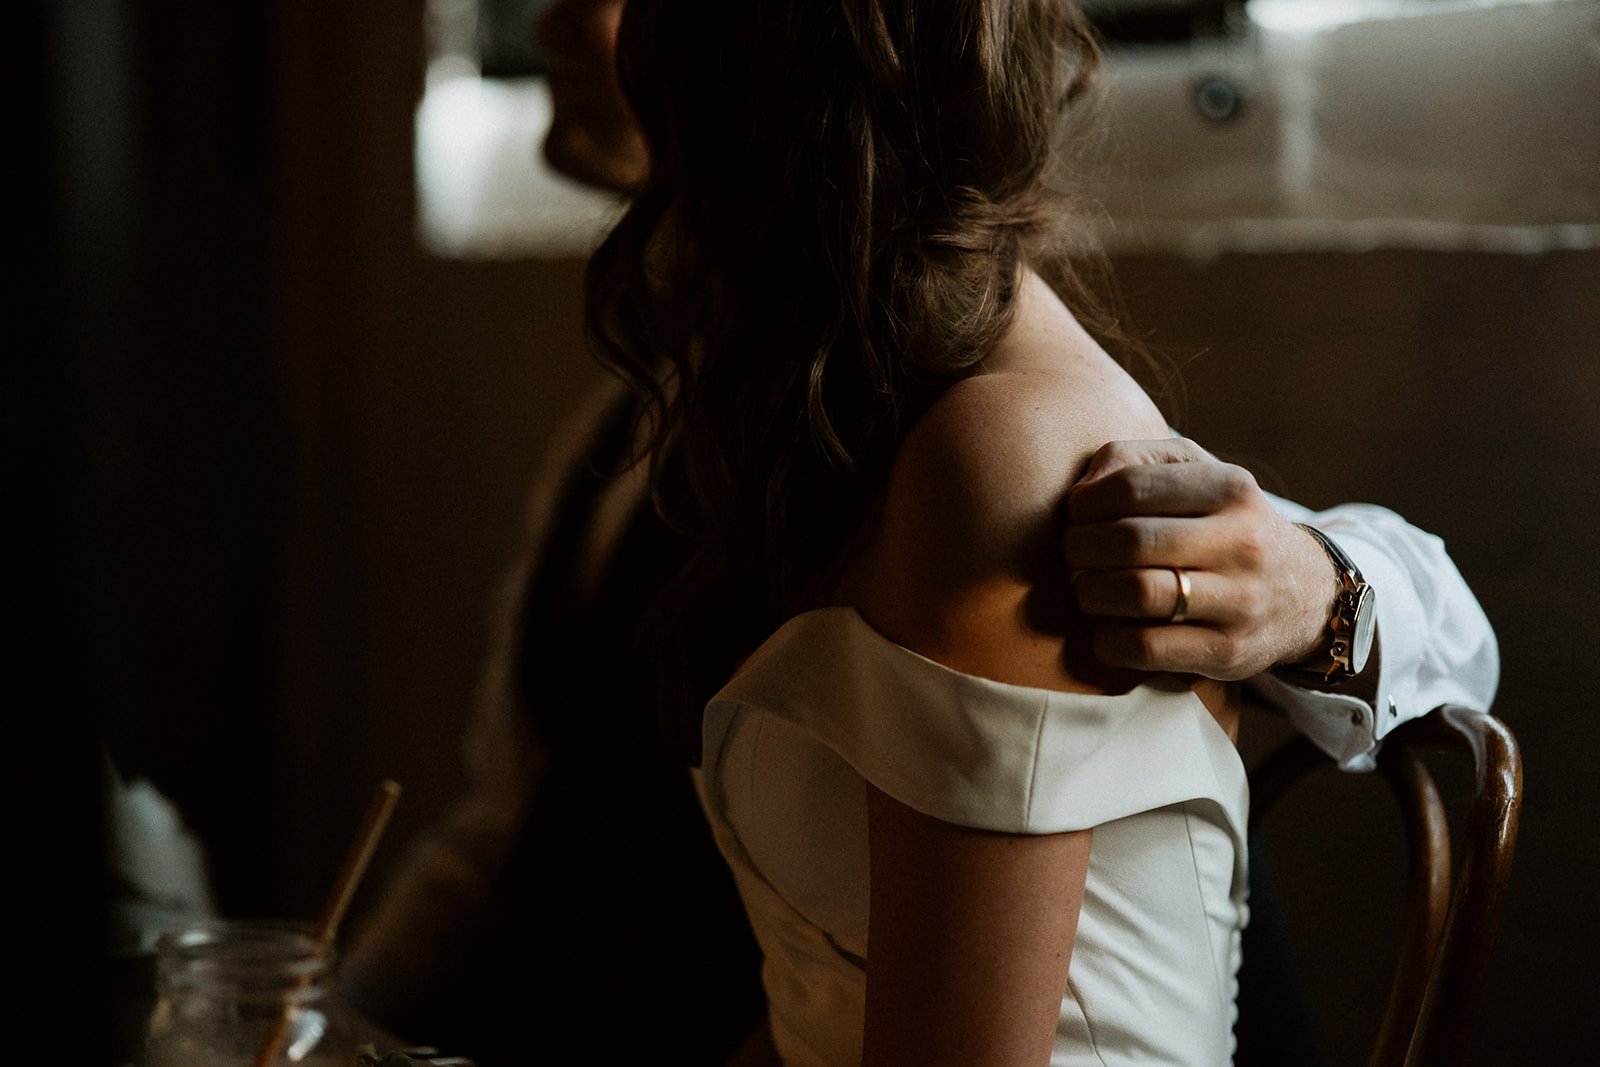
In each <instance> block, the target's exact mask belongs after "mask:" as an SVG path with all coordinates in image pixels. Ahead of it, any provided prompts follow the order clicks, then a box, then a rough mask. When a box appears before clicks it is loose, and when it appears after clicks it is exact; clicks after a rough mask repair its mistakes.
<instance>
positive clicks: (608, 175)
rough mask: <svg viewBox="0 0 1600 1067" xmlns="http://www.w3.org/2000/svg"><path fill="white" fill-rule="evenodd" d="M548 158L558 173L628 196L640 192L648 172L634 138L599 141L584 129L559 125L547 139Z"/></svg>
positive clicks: (552, 127) (545, 153)
mask: <svg viewBox="0 0 1600 1067" xmlns="http://www.w3.org/2000/svg"><path fill="white" fill-rule="evenodd" d="M543 151H544V159H545V162H546V163H548V164H550V167H551V168H552V169H553V170H555V171H556V172H557V173H560V174H563V175H565V176H566V177H568V178H571V179H573V180H574V181H580V182H583V183H584V184H585V185H592V186H596V187H598V188H601V189H606V190H609V191H610V192H614V193H621V194H624V195H629V194H632V193H634V192H636V191H638V189H639V186H641V185H642V184H644V179H645V173H646V171H647V169H648V167H647V164H646V162H645V160H644V156H643V150H642V149H641V148H639V146H638V145H637V144H636V142H634V141H633V140H632V139H631V138H604V139H603V138H599V137H596V136H595V135H594V134H593V132H592V131H590V130H588V129H585V128H582V127H571V126H567V125H565V124H562V123H557V124H555V125H553V126H551V128H550V132H549V133H548V134H547V135H546V136H545V139H544V149H543Z"/></svg>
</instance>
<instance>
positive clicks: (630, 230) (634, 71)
mask: <svg viewBox="0 0 1600 1067" xmlns="http://www.w3.org/2000/svg"><path fill="white" fill-rule="evenodd" d="M1097 66H1098V52H1097V49H1096V46H1095V43H1094V40H1093V38H1092V36H1091V34H1090V32H1089V30H1088V27H1087V25H1086V23H1085V22H1084V20H1083V19H1082V17H1081V16H1080V14H1079V13H1078V11H1077V9H1076V8H1075V6H1074V5H1072V4H1071V3H1068V2H1065V0H629V3H628V6H627V11H626V14H625V16H624V19H623V25H622V29H621V38H620V41H619V45H618V70H619V76H620V78H621V80H622V83H623V88H624V91H625V93H626V95H627V98H628V101H629V103H630V105H631V106H632V108H633V110H634V112H635V114H636V115H637V117H638V120H639V123H640V125H641V127H642V129H643V131H644V134H645V139H646V142H647V144H648V146H649V151H650V157H651V161H652V167H651V170H650V174H649V177H648V179H647V181H646V183H645V185H644V186H643V188H642V189H641V190H640V191H639V192H638V194H637V196H636V198H635V199H634V201H633V202H632V204H631V206H630V208H629V210H628V211H627V213H626V214H625V215H624V216H623V218H622V219H621V220H620V222H619V223H618V224H617V226H616V227H615V228H614V229H613V230H612V231H611V233H610V234H609V236H608V237H607V238H606V240H605V241H604V243H603V244H602V245H601V246H600V248H599V250H598V251H597V252H596V254H595V255H594V257H593V259H592V260H591V262H590V265H589V269H588V274H587V278H586V289H585V292H586V297H587V310H586V317H587V326H588V329H589V331H590V333H591V336H592V338H593V340H594V342H595V343H596V344H597V347H598V349H599V352H600V354H601V356H602V359H603V361H604V362H606V363H607V364H608V365H609V366H610V367H611V368H613V369H614V370H615V371H617V372H618V373H620V374H621V375H622V376H623V377H624V378H626V379H627V380H628V381H630V382H631V383H632V384H633V385H635V386H636V387H637V388H638V390H639V391H640V393H641V394H642V396H643V398H644V402H643V404H642V407H641V410H642V411H643V412H644V416H643V424H642V427H641V431H642V436H641V441H642V442H643V444H642V447H643V449H644V450H645V452H646V454H647V455H648V458H649V462H650V464H651V473H652V485H653V486H654V489H655V499H656V503H657V506H658V507H659V508H660V509H662V512H663V515H664V516H665V517H666V519H667V520H668V521H669V522H670V523H671V524H673V525H674V527H675V528H677V529H678V530H679V531H681V532H682V534H683V536H684V537H685V539H686V540H685V544H686V545H687V546H688V548H687V552H686V555H687V559H686V562H685V563H684V565H683V567H682V570H681V571H680V573H678V574H677V575H676V577H675V579H674V580H673V581H672V582H671V583H670V585H668V586H667V587H666V588H664V589H663V591H662V595H661V597H660V598H659V602H658V608H657V612H656V615H657V617H656V619H655V625H653V626H651V627H649V628H648V629H647V633H648V635H649V637H648V640H649V641H650V643H651V646H652V648H651V651H652V652H653V653H655V654H656V656H657V659H658V662H659V663H660V664H661V666H662V671H663V678H664V679H665V680H666V684H667V690H668V692H669V694H675V695H676V696H677V698H678V699H676V700H675V701H673V703H674V704H676V705H677V706H678V707H679V708H680V709H681V710H682V711H684V712H686V713H687V714H688V717H689V718H690V719H691V720H692V721H693V722H694V723H696V724H697V723H698V718H699V709H700V705H701V704H702V703H703V701H704V700H705V699H706V697H707V696H709V694H710V692H711V691H712V690H714V688H715V687H716V686H717V685H719V684H720V683H721V682H722V681H723V680H725V678H726V676H727V674H728V672H729V671H730V670H731V669H732V668H733V667H734V666H735V665H736V664H737V662H738V660H739V659H740V658H742V656H743V655H745V654H747V653H748V652H749V651H750V649H751V648H753V647H754V645H755V644H756V643H759V641H760V640H762V639H763V638H764V637H765V636H766V635H767V634H768V633H770V632H771V630H772V629H773V628H774V627H775V626H776V625H778V624H779V623H781V622H782V621H783V619H785V618H787V617H788V616H789V615H792V614H793V613H794V612H795V611H797V610H800V609H802V608H804V607H805V606H807V605H808V604H809V603H811V602H813V601H814V600H815V598H816V597H817V596H819V595H821V594H820V593H819V591H820V590H822V589H824V588H825V587H826V585H827V580H828V577H829V576H830V574H831V573H832V568H833V567H835V566H836V565H838V564H839V563H840V562H841V561H842V560H843V559H844V558H846V557H847V556H848V554H849V550H850V547H851V546H852V544H853V543H854V541H855V539H856V538H858V537H860V536H861V534H862V532H863V530H864V529H865V528H866V526H867V524H868V521H869V519H870V514H871V509H872V505H873V502H874V500H875V499H876V497H877V496H878V494H879V493H880V491H881V490H882V488H883V485H884V483H885V481H886V478H887V475H888V471H889V467H890V464H891V462H892V460H893V458H894V455H895V453H896V451H897V450H898V449H899V447H900V444H901V442H902V441H903V440H904V438H905V435H906V433H907V431H908V430H909V428H910V426H911V425H912V423H914V422H915V420H916V419H917V418H918V417H919V416H920V415H921V414H922V413H923V412H924V411H925V410H926V408H927V407H928V405H929V404H930V403H931V402H932V401H933V399H934V398H936V397H937V396H938V395H939V393H940V392H942V391H943V390H944V389H945V388H947V387H948V386H949V385H950V384H951V383H952V382H953V381H954V380H955V379H957V378H959V377H960V376H962V375H963V374H965V373H967V372H968V371H969V370H970V369H971V368H972V367H973V365H974V364H975V363H976V362H977V361H978V360H980V359H981V358H983V356H984V355H985V353H987V352H988V351H989V350H990V349H991V348H992V347H993V346H994V344H995V343H996V342H997V341H998V340H999V338H1000V336H1001V335H1002V333H1003V332H1004V331H1005V329H1006V327H1007V326H1008V324H1009V323H1010V321H1011V318H1012V313H1013V305H1014V300H1015V296H1016V292H1017V286H1018V282H1019V280H1020V272H1021V269H1022V267H1023V266H1024V265H1025V264H1026V265H1030V266H1032V267H1033V268H1034V269H1037V270H1039V271H1040V273H1041V274H1043V275H1044V276H1045V278H1046V279H1047V280H1048V281H1050V282H1051V284H1052V285H1053V286H1055V288H1056V289H1057V291H1058V292H1060V293H1061V294H1062V295H1063V297H1065V298H1066V299H1067V300H1068V302H1069V303H1070V304H1071V305H1072V306H1073V307H1074V309H1075V310H1077V311H1078V312H1079V313H1080V317H1081V316H1082V315H1084V314H1090V315H1091V317H1092V314H1093V309H1094V307H1095V305H1094V304H1093V302H1092V301H1090V300H1089V299H1088V294H1087V292H1086V291H1085V289H1084V287H1083V286H1082V285H1081V284H1080V282H1079V280H1078V278H1077V276H1076V275H1075V274H1074V272H1073V271H1072V269H1071V268H1070V267H1069V266H1068V260H1067V258H1066V257H1065V256H1063V255H1061V254H1060V253H1059V250H1058V244H1059V242H1058V238H1059V236H1060V233H1061V229H1062V225H1063V223H1064V222H1065V220H1067V219H1068V218H1069V217H1070V215H1071V212H1070V210H1069V205H1068V204H1067V202H1066V193H1065V189H1066V182H1065V180H1064V174H1063V171H1064V170H1065V169H1066V164H1067V161H1068V159H1069V158H1070V156H1069V154H1068V153H1067V152H1066V151H1065V148H1066V147H1067V146H1066V143H1065V141H1064V139H1063V133H1064V129H1065V122H1064V120H1065V117H1066V114H1067V110H1068V106H1069V104H1070V103H1071V102H1072V101H1073V100H1074V99H1075V98H1076V97H1077V96H1078V95H1079V94H1080V93H1081V92H1082V91H1083V90H1084V89H1085V87H1086V86H1087V85H1088V84H1089V81H1090V79H1091V77H1092V76H1093V74H1094V72H1095V70H1096V69H1097ZM1088 325H1090V326H1091V328H1093V325H1094V323H1092V322H1091V323H1089V324H1088ZM1101 325H1105V324H1103V323H1102V324H1101ZM694 736H696V737H697V736H698V735H697V733H696V734H695V735H694ZM691 747H692V748H697V743H696V744H695V745H692V746H691Z"/></svg>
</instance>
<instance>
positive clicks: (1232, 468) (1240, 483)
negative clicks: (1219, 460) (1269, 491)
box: [1222, 463, 1260, 504]
mask: <svg viewBox="0 0 1600 1067" xmlns="http://www.w3.org/2000/svg"><path fill="white" fill-rule="evenodd" d="M1259 492H1260V487H1259V486H1258V485H1257V484H1256V479H1255V475H1253V474H1251V473H1250V472H1249V471H1247V470H1245V469H1244V468H1243V467H1241V466H1239V465H1237V464H1234V463H1224V464H1223V465H1222V494H1223V497H1224V498H1225V499H1227V500H1228V501H1230V502H1232V503H1235V504H1244V503H1248V502H1250V501H1252V500H1254V499H1255V498H1256V495H1257V493H1259Z"/></svg>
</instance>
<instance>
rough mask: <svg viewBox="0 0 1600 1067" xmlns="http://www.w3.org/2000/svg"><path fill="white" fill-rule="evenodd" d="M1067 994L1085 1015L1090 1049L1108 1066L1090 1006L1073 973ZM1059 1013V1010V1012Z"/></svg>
mask: <svg viewBox="0 0 1600 1067" xmlns="http://www.w3.org/2000/svg"><path fill="white" fill-rule="evenodd" d="M1067 995H1068V996H1070V997H1071V998H1072V1002H1073V1003H1074V1004H1076V1005H1077V1006H1078V1012H1079V1014H1081V1015H1082V1016H1083V1032H1084V1033H1086V1034H1088V1035H1089V1049H1090V1051H1091V1052H1093V1053H1094V1058H1095V1059H1096V1060H1099V1061H1100V1067H1106V1058H1105V1056H1104V1055H1102V1054H1101V1052H1100V1039H1099V1038H1097V1037H1095V1036H1094V1023H1092V1022H1090V1021H1089V1006H1088V1005H1087V1004H1085V1003H1084V1002H1083V997H1081V996H1079V995H1078V986H1077V984H1076V983H1075V982H1073V980H1072V975H1071V974H1070V973H1068V975H1067ZM1057 1014H1058V1015H1059V1012H1058V1013H1057Z"/></svg>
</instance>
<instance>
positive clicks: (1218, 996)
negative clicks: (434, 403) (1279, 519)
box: [587, 0, 1245, 1065]
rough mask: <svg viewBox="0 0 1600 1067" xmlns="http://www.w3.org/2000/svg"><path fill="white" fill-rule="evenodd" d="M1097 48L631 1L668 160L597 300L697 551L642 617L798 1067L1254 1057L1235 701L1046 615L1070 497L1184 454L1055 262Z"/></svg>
mask: <svg viewBox="0 0 1600 1067" xmlns="http://www.w3.org/2000/svg"><path fill="white" fill-rule="evenodd" d="M1095 64H1096V52H1095V47H1094V44H1093V41H1092V39H1091V37H1090V35H1089V34H1088V33H1087V31H1086V29H1085V25H1084V23H1083V22H1082V20H1081V18H1080V16H1079V15H1078V13H1077V12H1076V11H1075V9H1074V8H1073V7H1072V6H1071V5H1070V4H1067V3H1064V2H1062V0H802V2H798V3H796V2H794V0H697V2H694V3H671V2H667V0H629V4H628V9H627V12H626V14H625V16H624V21H623V25H622V30H621V38H620V42H619V70H620V73H621V77H622V82H623V86H624V89H625V90H626V92H627V95H628V99H629V102H630V104H631V105H632V108H633V110H634V112H635V113H636V115H637V117H638V120H639V125H640V128H641V129H642V131H643V134H644V138H645V141H646V144H647V147H648V152H649V157H650V161H651V166H650V171H649V175H648V177H647V179H646V180H645V182H644V184H643V186H642V187H641V188H640V189H639V191H638V193H637V195H636V197H635V199H634V200H633V202H632V204H631V206H630V208H629V210H628V211H627V213H626V214H625V215H624V217H623V218H622V219H621V220H620V222H619V223H618V225H617V226H616V227H615V228H614V230H613V231H612V232H611V234H610V235H609V236H608V237H607V239H606V241H605V243H604V244H603V246H602V247H601V248H600V250H599V251H598V253H597V254H596V255H595V257H594V259H593V261H592V263H591V266H590V269H589V274H588V278H587V296H588V320H589V326H590V330H591V332H592V334H593V336H594V337H595V339H596V340H597V342H598V345H599V347H600V349H601V351H602V354H603V356H604V358H605V359H606V360H607V362H608V363H609V364H610V365H611V366H612V367H613V368H615V369H616V370H617V371H618V372H620V373H621V374H622V375H623V376H624V377H625V378H627V379H628V380H629V381H631V382H632V383H633V384H635V385H636V386H637V387H638V389H639V390H640V392H641V394H642V396H643V397H644V403H643V404H642V405H641V411H642V416H641V419H640V423H639V426H638V430H637V432H638V438H637V439H638V441H639V442H640V447H641V449H642V451H643V453H644V455H645V456H646V457H647V458H648V469H649V473H650V479H651V488H652V492H653V494H654V497H655V502H656V506H657V508H658V509H660V512H661V514H662V516H663V518H664V519H665V520H666V521H667V522H668V523H669V524H670V525H671V526H672V527H673V528H674V529H676V530H677V531H678V532H679V535H680V538H681V540H680V542H679V547H680V548H681V550H682V557H683V564H682V566H681V567H679V568H678V569H677V573H676V575H675V577H674V579H673V580H672V581H671V582H670V583H669V584H668V585H666V586H665V587H664V588H663V589H661V591H660V593H659V596H657V597H656V600H655V604H654V607H653V610H652V615H651V618H650V619H649V620H647V621H646V625H645V626H644V627H643V630H644V632H645V633H646V634H648V642H649V650H650V653H651V655H652V657H653V662H654V663H655V665H656V668H657V675H658V681H659V685H660V690H661V694H662V707H663V708H665V709H666V711H667V714H668V716H669V718H670V719H671V720H672V721H673V723H675V724H676V725H677V726H678V727H680V729H679V731H678V732H679V734H680V736H682V737H683V738H684V741H685V751H686V753H687V754H688V755H689V756H690V758H691V760H692V761H695V762H698V763H699V769H698V770H697V771H696V782H697V786H698V787H699V789H700V791H701V797H702V801H703V803H704V806H705V808H706V811H707V814H708V817H709V819H710V821H711V824H712V828H713V831H714V833H715V835H716V837H717V841H718V845H719V847H720V849H721V851H722V852H723V855H724V857H725V858H726V859H727V861H728V862H729V864H730V866H731V867H732V869H733V872H734V875H735V878H736V880H737V882H738V884H739V889H740V893H741V896H742V897H743V899H744V903H745V907H746V910H747V912H748V914H749V916H750V918H751V921H752V925H753V926H754V929H755V931H756V935H757V938H758V940H759V941H760V943H761V947H762V951H763V955H764V965H763V980H764V983H765V986H766V990H767V995H768V1000H769V1019H770V1024H771V1030H772V1037H773V1041H774V1044H775V1046H776V1049H777V1051H778V1053H779V1054H780V1055H781V1057H782V1058H783V1060H784V1061H785V1062H786V1063H792V1064H846V1063H858V1062H865V1063H904V1064H918V1065H931V1064H941V1063H951V1064H966V1065H973V1064H988V1063H994V1064H1017V1063H1043V1062H1050V1063H1055V1064H1076V1063H1096V1064H1105V1063H1120V1062H1126V1063H1134V1062H1137V1063H1141V1064H1149V1063H1185V1064H1190V1063H1219V1062H1226V1060H1227V1059H1228V1058H1229V1055H1230V1048H1231V1024H1232V1015H1233V989H1234V974H1235V971H1236V968H1237V963H1238V953H1237V946H1238V934H1239V930H1240V928H1241V926H1242V923H1243V891H1244V865H1243V851H1244V844H1243V837H1242V816H1243V805H1244V801H1245V784H1244V774H1243V768H1242V766H1241V764H1240V762H1239V759H1238V756H1237V753H1236V751H1235V749H1234V747H1233V743H1232V739H1233V737H1234V736H1235V731H1236V727H1237V718H1238V709H1237V706H1236V704H1235V703H1234V700H1233V694H1232V692H1231V690H1230V689H1229V687H1226V686H1223V685H1221V684H1217V683H1207V682H1200V681H1195V682H1192V683H1191V682H1190V681H1188V680H1185V679H1180V678H1177V677H1175V676H1171V675H1160V676H1135V675H1131V674H1126V673H1116V672H1111V671H1108V670H1107V669H1105V668H1103V667H1101V666H1098V665H1097V664H1096V663H1095V661H1094V659H1093V656H1092V654H1091V649H1090V647H1089V644H1090V642H1089V637H1088V629H1087V627H1086V625H1085V624H1084V622H1083V621H1082V620H1081V619H1079V618H1077V617H1076V616H1074V615H1073V614H1072V613H1071V612H1070V611H1069V610H1067V609H1066V608H1065V607H1064V606H1065V605H1068V604H1069V603H1070V602H1071V596H1070V594H1069V592H1068V587H1069V581H1070V576H1069V574H1068V573H1067V570H1066V565H1065V563H1064V562H1063V561H1062V559H1061V556H1060V552H1059V548H1058V543H1059V538H1060V533H1061V524H1062V510H1063V507H1064V501H1065V499H1066V494H1067V492H1068V490H1069V488H1070V487H1071V486H1072V485H1073V483H1074V481H1075V480H1076V479H1077V478H1078V477H1079V476H1080V475H1081V474H1082V473H1083V471H1084V469H1085V467H1086V465H1087V464H1088V462H1089V459H1090V457H1091V456H1092V455H1093V454H1094V452H1095V450H1096V449H1097V448H1098V447H1099V446H1101V445H1102V444H1104V443H1105V442H1107V441H1113V440H1125V439H1139V438H1157V437H1160V436H1163V435H1164V434H1165V433H1166V432H1167V431H1166V420H1165V419H1164V418H1163V417H1162V415H1161V414H1160V413H1159V412H1158V410H1157V409H1156V407H1155V405H1154V404H1153V403H1152V402H1151V400H1150V399H1149V398H1148V396H1147V395H1146V393H1145V392H1144V391H1143V390H1142V389H1141V388H1140V387H1139V386H1138V385H1137V384H1135V382H1134V380H1133V379H1132V378H1131V377H1129V375H1128V374H1127V373H1126V372H1125V371H1124V370H1123V368H1122V367H1121V365H1119V363H1118V362H1117V361H1116V360H1114V359H1113V358H1112V357H1111V356H1110V355H1108V354H1107V353H1106V351H1105V350H1104V349H1102V347H1101V346H1100V344H1098V343H1097V342H1096V340H1095V339H1094V337H1093V336H1092V335H1091V332H1090V330H1089V329H1086V328H1085V326H1086V324H1087V325H1088V326H1090V327H1096V326H1103V325H1105V324H1104V323H1097V322H1095V321H1094V315H1093V311H1092V307H1093V305H1092V304H1091V303H1090V301H1089V299H1088V293H1087V287H1086V286H1084V285H1083V284H1081V283H1080V281H1079V280H1078V278H1077V276H1076V275H1075V274H1074V272H1073V269H1072V265H1071V263H1070V261H1069V260H1068V258H1067V257H1066V256H1065V255H1064V254H1063V253H1062V251H1061V244H1060V237H1061V233H1060V229H1061V224H1062V221H1063V220H1064V219H1066V218H1067V217H1068V216H1069V212H1068V210H1067V207H1068V205H1067V203H1066V198H1065V196H1064V192H1063V189H1064V183H1063V180H1062V173H1061V172H1062V170H1063V166H1064V163H1065V161H1066V160H1067V159H1068V158H1069V153H1068V152H1067V145H1066V144H1064V142H1063V135H1064V132H1065V130H1066V128H1067V119H1068V117H1069V105H1070V104H1071V103H1072V102H1073V101H1074V99H1075V98H1077V97H1078V96H1079V95H1080V93H1081V92H1082V90H1083V89H1084V88H1085V86H1086V85H1087V84H1088V81H1089V79H1090V78H1091V76H1092V74H1093V72H1094V69H1095ZM1179 581H1180V582H1181V578H1180V579H1179ZM1180 588H1181V585H1180ZM719 687H721V688H720V692H717V695H716V697H715V698H714V699H713V700H712V701H711V702H710V704H709V705H706V703H705V697H706V695H707V694H708V693H711V692H714V691H717V690H718V689H719ZM686 965H687V964H686ZM643 995H648V993H647V992H646V993H644V994H643Z"/></svg>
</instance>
